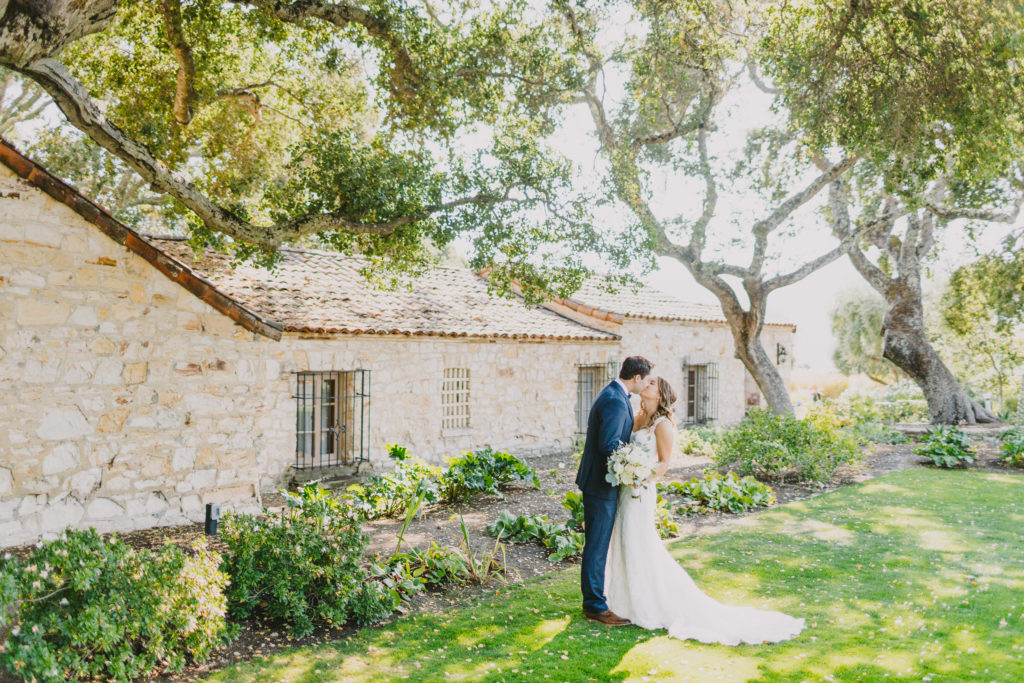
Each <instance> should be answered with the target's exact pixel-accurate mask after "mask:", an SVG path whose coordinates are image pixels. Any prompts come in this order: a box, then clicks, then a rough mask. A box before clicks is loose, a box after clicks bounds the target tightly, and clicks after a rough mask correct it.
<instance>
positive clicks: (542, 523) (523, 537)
mask: <svg viewBox="0 0 1024 683" xmlns="http://www.w3.org/2000/svg"><path fill="white" fill-rule="evenodd" d="M557 526H558V525H557V524H553V523H552V522H549V521H548V518H547V517H545V516H543V515H518V516H516V515H513V514H512V513H511V512H508V511H507V510H502V511H501V512H499V513H498V519H497V520H495V522H494V523H492V524H490V525H488V526H487V533H489V534H490V535H492V536H495V537H497V538H498V539H500V540H502V541H508V542H509V543H532V542H534V541H540V542H541V543H543V542H544V539H546V538H547V537H548V536H550V535H551V534H552V533H554V530H555V528H556V527H557Z"/></svg>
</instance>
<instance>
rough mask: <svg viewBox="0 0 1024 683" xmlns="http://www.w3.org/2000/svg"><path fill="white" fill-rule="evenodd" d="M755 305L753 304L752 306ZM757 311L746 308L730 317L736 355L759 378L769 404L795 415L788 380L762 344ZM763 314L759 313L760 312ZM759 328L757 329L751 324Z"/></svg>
mask: <svg viewBox="0 0 1024 683" xmlns="http://www.w3.org/2000/svg"><path fill="white" fill-rule="evenodd" d="M751 308H753V307H751ZM755 316H756V314H755V313H753V312H745V313H743V314H742V318H741V319H740V320H733V319H730V318H731V316H726V318H727V319H729V326H730V327H732V338H733V341H734V346H735V355H736V358H738V359H739V360H740V362H741V363H743V367H745V368H746V369H747V372H749V373H750V376H751V377H753V378H754V381H755V382H757V388H758V389H760V390H761V393H762V394H764V398H765V400H766V401H767V402H768V408H769V409H770V410H771V411H772V412H773V413H775V414H776V415H792V414H793V402H792V401H790V400H789V392H788V391H787V390H786V383H785V382H784V381H783V379H782V375H780V374H779V371H778V369H777V368H776V367H775V364H774V363H772V360H771V358H769V357H768V354H767V353H766V352H765V350H764V347H763V346H761V335H760V329H758V328H760V325H759V324H758V322H757V321H756V320H754V319H752V318H754V317H755ZM757 317H759V316H757ZM751 327H753V328H755V329H753V330H751V329H749V328H751Z"/></svg>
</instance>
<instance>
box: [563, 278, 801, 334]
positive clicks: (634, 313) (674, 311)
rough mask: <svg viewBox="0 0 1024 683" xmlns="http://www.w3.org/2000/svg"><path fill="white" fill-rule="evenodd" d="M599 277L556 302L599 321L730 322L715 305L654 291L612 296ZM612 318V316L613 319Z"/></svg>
mask: <svg viewBox="0 0 1024 683" xmlns="http://www.w3.org/2000/svg"><path fill="white" fill-rule="evenodd" d="M603 284H604V281H603V280H602V279H601V278H599V277H594V278H591V279H589V280H587V281H586V282H585V283H584V284H583V286H582V287H581V288H580V289H579V290H578V291H577V292H576V293H575V294H573V295H572V297H571V298H569V299H556V301H557V302H558V303H560V304H562V305H563V306H567V307H569V308H572V309H573V310H576V311H579V312H580V313H583V314H585V315H590V316H592V317H595V318H599V319H609V320H614V319H615V318H616V317H619V318H640V319H647V320H687V321H693V322H722V323H724V322H726V320H725V314H723V313H722V309H721V308H720V307H719V306H717V305H713V304H702V303H696V302H693V301H685V300H683V299H680V298H678V297H675V296H673V295H672V294H669V293H667V292H663V291H661V290H658V289H655V288H653V287H644V288H643V289H641V290H640V291H638V292H636V293H633V292H632V291H630V290H629V289H622V288H620V289H619V291H618V292H616V293H614V294H613V293H611V292H609V291H607V290H606V289H605V288H604V287H603ZM609 314H610V315H609ZM765 324H766V325H778V326H785V327H793V326H794V325H793V323H788V322H782V321H769V322H766V323H765Z"/></svg>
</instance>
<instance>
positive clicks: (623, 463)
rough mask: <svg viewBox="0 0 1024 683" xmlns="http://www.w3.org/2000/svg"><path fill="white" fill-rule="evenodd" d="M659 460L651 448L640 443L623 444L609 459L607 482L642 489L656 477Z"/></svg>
mask: <svg viewBox="0 0 1024 683" xmlns="http://www.w3.org/2000/svg"><path fill="white" fill-rule="evenodd" d="M657 465H658V460H657V458H655V457H654V454H653V453H652V452H651V449H650V448H644V447H643V446H641V445H640V444H638V443H626V444H622V445H621V446H619V447H618V448H616V449H615V450H614V451H612V454H611V455H610V456H609V457H608V474H606V475H605V481H607V482H608V483H609V484H612V485H613V486H630V487H632V488H634V489H638V488H640V487H641V486H642V485H644V484H646V483H647V482H648V481H650V480H651V478H652V477H653V476H654V473H655V471H656V470H657Z"/></svg>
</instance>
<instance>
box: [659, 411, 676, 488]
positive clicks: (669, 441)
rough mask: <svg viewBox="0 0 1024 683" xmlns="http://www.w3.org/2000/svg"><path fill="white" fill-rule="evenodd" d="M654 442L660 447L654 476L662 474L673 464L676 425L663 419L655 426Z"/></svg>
mask: <svg viewBox="0 0 1024 683" xmlns="http://www.w3.org/2000/svg"><path fill="white" fill-rule="evenodd" d="M654 443H655V445H656V447H657V449H658V467H657V468H656V469H655V470H654V478H655V479H661V476H662V475H663V474H665V472H666V471H667V470H668V467H669V465H671V464H672V450H673V448H674V447H675V443H676V426H675V425H674V424H672V422H671V421H669V420H662V421H661V422H659V423H658V426H657V427H655V428H654Z"/></svg>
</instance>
